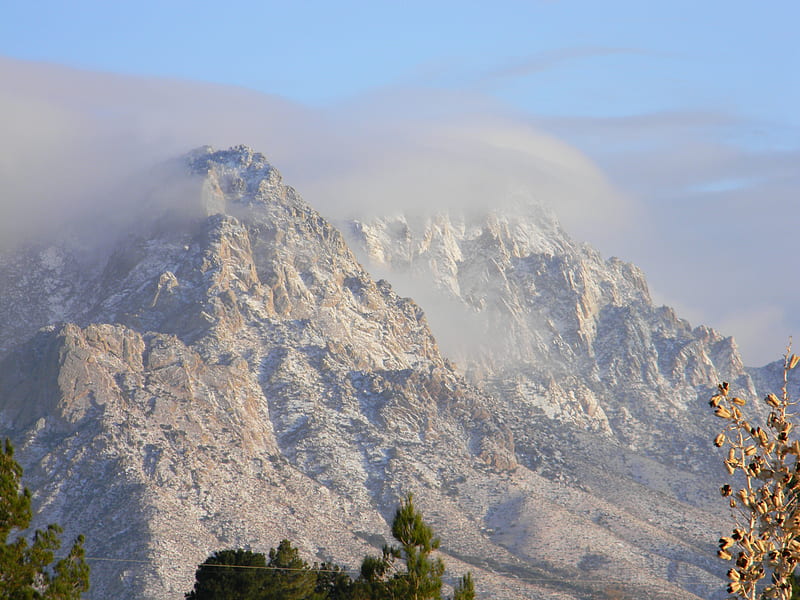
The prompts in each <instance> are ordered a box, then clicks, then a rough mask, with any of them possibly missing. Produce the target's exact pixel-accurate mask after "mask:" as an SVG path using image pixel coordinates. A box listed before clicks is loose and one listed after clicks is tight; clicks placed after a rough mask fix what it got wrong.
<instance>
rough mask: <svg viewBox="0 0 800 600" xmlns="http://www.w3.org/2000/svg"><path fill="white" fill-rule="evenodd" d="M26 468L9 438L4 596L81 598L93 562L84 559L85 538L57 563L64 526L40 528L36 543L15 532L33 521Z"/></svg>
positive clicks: (1, 553) (3, 510)
mask: <svg viewBox="0 0 800 600" xmlns="http://www.w3.org/2000/svg"><path fill="white" fill-rule="evenodd" d="M21 479H22V467H21V466H20V464H19V463H17V461H16V460H14V448H13V446H12V445H11V442H10V441H9V440H8V439H6V441H5V447H4V448H3V449H2V451H0V600H40V599H41V600H77V599H78V598H80V597H81V594H82V593H83V592H85V591H87V590H88V589H89V565H87V564H86V561H85V560H84V551H83V543H84V539H83V536H78V538H77V540H76V541H75V543H74V544H73V546H72V548H71V549H70V551H69V553H68V554H67V556H66V557H65V558H63V559H61V560H59V561H58V562H57V563H56V564H55V565H54V566H52V567H51V564H52V562H53V560H54V553H55V551H56V550H58V549H59V548H60V547H61V540H60V539H59V535H60V534H61V533H62V531H63V530H62V529H61V527H60V526H58V525H55V524H52V525H48V527H47V529H45V530H37V531H36V532H34V535H33V543H32V544H30V546H29V545H28V540H26V539H25V538H24V537H23V536H17V538H16V539H15V540H13V541H11V540H9V536H11V533H12V532H13V531H15V530H23V529H26V528H27V527H28V526H29V525H30V522H31V518H32V517H33V513H32V511H31V493H30V491H29V490H28V489H27V488H22V491H20V487H21Z"/></svg>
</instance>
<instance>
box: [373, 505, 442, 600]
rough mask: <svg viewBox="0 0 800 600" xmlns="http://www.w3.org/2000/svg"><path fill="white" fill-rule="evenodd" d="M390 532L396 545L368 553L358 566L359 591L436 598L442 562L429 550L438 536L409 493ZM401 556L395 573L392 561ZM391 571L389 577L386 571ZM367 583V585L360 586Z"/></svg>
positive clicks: (412, 599)
mask: <svg viewBox="0 0 800 600" xmlns="http://www.w3.org/2000/svg"><path fill="white" fill-rule="evenodd" d="M392 535H393V536H394V538H395V539H396V540H397V541H398V542H399V546H384V548H383V556H382V557H381V558H375V557H371V556H368V557H366V558H365V559H364V562H363V563H362V565H361V579H362V585H361V586H359V588H360V591H361V592H362V593H363V592H365V591H368V595H365V596H364V597H365V598H369V599H371V600H383V599H390V600H440V599H441V597H442V575H443V574H444V563H443V562H442V559H441V558H438V557H436V558H434V557H432V556H431V553H432V552H433V551H434V550H436V549H437V548H438V547H439V538H437V537H435V536H434V535H433V529H431V528H430V526H428V525H426V524H425V521H423V519H422V514H421V513H419V512H418V511H417V509H416V508H415V506H414V497H413V495H412V494H409V495H408V496H406V499H405V501H404V502H402V503H401V504H400V507H399V508H398V509H397V512H396V513H395V516H394V521H392ZM397 558H402V559H403V560H404V561H405V564H406V570H405V571H404V572H396V571H395V567H394V561H395V559H397ZM392 571H395V572H394V573H393V574H392V575H391V576H390V573H391V572H392ZM364 584H367V585H364Z"/></svg>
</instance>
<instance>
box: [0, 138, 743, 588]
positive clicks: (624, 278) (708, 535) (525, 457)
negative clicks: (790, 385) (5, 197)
mask: <svg viewBox="0 0 800 600" xmlns="http://www.w3.org/2000/svg"><path fill="white" fill-rule="evenodd" d="M182 164H184V165H187V171H188V173H183V174H181V175H180V176H179V177H181V178H184V179H180V181H179V185H176V186H175V188H174V189H175V190H177V191H179V192H180V193H181V194H182V196H181V198H180V200H181V206H188V205H191V206H201V207H202V210H201V211H196V210H190V211H184V212H180V211H178V212H174V211H173V217H172V218H170V219H162V218H161V215H162V213H156V212H153V213H150V214H151V219H152V220H153V221H154V223H151V224H148V225H147V226H141V227H132V228H131V229H130V230H128V231H127V233H126V234H125V235H124V236H120V237H119V239H115V240H114V241H113V243H110V244H109V249H110V251H109V252H108V253H107V254H105V255H104V258H103V259H102V260H99V261H96V263H87V262H86V261H80V260H77V259H76V258H75V257H76V250H75V248H74V247H71V246H70V245H69V244H66V243H61V242H57V241H54V240H50V241H48V242H46V243H40V244H39V245H36V246H29V247H24V248H23V247H20V248H17V249H15V250H14V251H13V252H10V253H7V254H5V255H2V256H0V289H3V294H2V295H0V435H9V436H11V437H12V438H13V440H14V442H15V443H16V445H17V447H18V453H19V457H20V459H21V460H23V462H24V466H25V469H26V471H25V472H26V484H27V485H28V486H29V487H31V488H32V489H34V490H36V491H37V495H36V507H37V510H38V512H39V515H40V516H39V518H40V520H41V521H42V522H52V521H58V522H60V523H62V524H64V525H65V526H66V527H67V534H68V535H74V534H76V533H77V532H83V533H85V534H86V536H87V551H88V554H89V555H90V556H94V557H107V558H114V559H116V560H114V561H98V562H97V563H95V564H93V565H92V566H93V585H92V592H91V597H92V598H108V597H139V598H153V599H158V600H160V599H162V598H163V599H166V598H174V597H178V596H180V595H181V594H182V593H184V592H186V591H188V590H189V589H190V587H191V580H192V577H193V573H194V567H195V565H196V564H198V563H199V562H200V561H202V560H203V559H204V558H205V557H206V556H207V555H208V554H209V553H211V552H213V551H214V550H218V549H221V548H230V547H247V548H252V549H254V550H257V551H266V550H267V549H268V548H269V547H270V546H274V545H276V544H277V543H278V541H279V540H280V539H283V538H288V539H290V540H292V542H293V543H294V544H295V545H297V546H298V547H299V548H301V551H302V553H303V555H304V557H305V558H307V559H308V560H311V561H313V560H317V561H322V560H333V561H335V562H339V563H344V564H346V565H349V566H350V567H351V568H357V564H358V563H357V561H358V560H359V559H360V558H361V557H363V556H364V554H366V553H368V552H371V553H375V552H378V551H379V548H380V546H381V544H382V541H383V540H382V539H381V537H383V538H384V539H388V535H389V522H390V520H391V515H392V513H393V511H394V507H395V506H396V503H397V501H398V500H399V499H400V498H402V497H403V496H404V495H405V493H407V492H414V494H415V500H416V501H418V503H419V506H420V508H421V509H422V510H423V513H424V514H425V515H426V517H427V518H429V519H430V520H431V522H432V523H433V525H434V527H435V529H436V531H437V533H438V534H439V535H440V536H441V538H442V539H443V541H444V544H443V547H442V550H441V551H442V552H443V553H444V554H445V557H446V561H447V563H448V565H452V566H453V568H454V572H453V573H449V574H448V577H449V578H450V579H449V581H452V580H453V576H454V575H458V574H460V573H462V572H464V571H466V570H472V571H473V572H474V574H475V579H476V581H477V582H478V590H479V593H481V595H483V596H485V597H495V598H507V599H520V598H527V597H541V598H547V599H549V600H557V599H558V600H569V599H577V598H607V597H608V596H609V594H611V593H612V591H611V590H612V589H613V588H614V586H616V585H617V583H618V582H616V581H611V580H610V579H609V577H608V573H625V574H626V581H625V582H624V583H625V585H626V586H627V591H628V592H630V594H631V595H633V596H636V597H648V598H654V599H664V600H666V599H667V598H669V599H670V600H672V599H676V598H678V599H685V600H697V598H699V597H703V598H708V597H711V596H712V595H713V591H712V590H716V589H717V588H720V589H721V587H722V585H721V582H722V579H721V577H722V569H721V567H720V565H717V564H716V563H714V562H713V559H709V558H708V557H710V556H711V554H710V552H709V551H708V547H710V546H711V545H712V544H713V539H714V538H715V534H716V531H715V529H716V528H717V523H716V520H715V518H716V517H715V515H716V512H715V510H716V509H714V508H712V507H713V506H714V504H713V502H714V500H713V490H709V489H707V487H708V486H707V478H708V473H709V471H710V470H711V469H712V467H711V466H710V465H711V462H710V459H709V456H708V452H706V446H707V445H708V443H710V442H709V441H710V439H711V437H710V434H709V432H710V431H713V430H714V428H715V424H713V423H711V422H710V420H711V417H705V416H704V415H706V414H707V413H706V412H704V406H703V405H704V402H703V401H702V400H701V398H702V397H703V395H704V394H705V393H706V391H707V390H708V388H709V387H710V386H713V385H715V384H716V382H717V380H718V378H720V377H724V378H725V379H727V380H729V381H732V382H738V383H739V384H741V385H743V386H745V387H747V386H751V387H752V383H751V381H750V379H749V376H748V375H747V373H746V372H744V370H743V368H742V366H741V359H740V358H739V355H738V352H737V350H736V346H735V344H734V343H733V341H732V340H731V339H730V338H725V337H723V336H721V335H720V334H719V333H717V332H715V331H713V330H711V329H708V328H704V327H696V328H694V329H693V328H692V327H691V326H690V325H689V324H688V323H687V322H686V321H683V320H681V319H679V318H678V317H677V316H676V315H675V313H674V311H672V310H671V309H668V308H665V307H656V306H654V305H653V304H652V301H651V299H650V296H649V293H648V290H647V285H646V282H645V278H644V276H643V275H642V273H641V272H640V271H639V270H638V269H636V267H634V266H632V265H630V264H627V263H625V262H623V261H621V260H618V259H609V260H604V259H603V258H602V257H601V256H600V254H599V253H598V252H597V251H595V250H593V249H592V248H590V247H588V246H586V245H584V244H580V243H576V242H575V241H573V240H571V239H570V238H569V236H568V235H567V234H566V233H565V232H564V231H563V229H562V228H561V227H560V226H559V225H558V222H557V220H556V219H555V218H554V217H553V216H552V214H551V213H549V212H548V211H546V210H545V209H542V208H541V207H537V206H525V205H519V206H515V207H513V211H512V212H503V211H502V210H499V209H498V210H495V211H487V212H485V213H483V214H481V213H476V212H475V211H472V212H470V213H466V212H465V213H457V212H456V211H450V212H448V213H439V214H434V215H394V216H385V217H381V218H375V219H370V220H366V219H362V220H358V221H352V222H349V223H344V224H342V230H343V231H345V234H346V236H343V235H342V234H341V233H340V231H339V229H337V228H336V227H335V226H334V225H332V224H331V223H330V222H328V221H327V220H326V219H325V218H323V217H322V216H321V215H320V213H318V212H317V211H316V210H315V209H314V208H313V207H311V206H309V205H308V204H307V203H306V202H304V201H303V200H302V198H300V196H299V194H298V193H297V192H296V191H295V190H294V189H292V188H291V187H289V186H286V185H284V183H283V182H282V179H281V176H280V174H279V173H278V171H277V170H276V169H275V168H274V167H272V166H271V165H270V164H269V163H268V162H267V160H266V159H265V157H264V155H262V154H260V153H257V152H254V151H253V150H251V149H250V148H247V147H245V146H238V147H235V148H232V149H229V150H223V151H216V150H214V149H212V148H210V147H204V148H201V149H198V150H195V151H193V152H191V153H190V154H189V155H187V157H185V159H183V163H182ZM186 177H188V183H187V180H186V179H185V178H186ZM184 184H185V185H184ZM184 196H185V197H184ZM354 250H355V252H354ZM356 256H358V257H360V258H361V261H362V262H359V260H357V258H356ZM363 265H365V266H366V267H367V268H365V266H363ZM368 269H369V270H368ZM370 271H374V272H376V273H378V272H379V273H381V275H382V276H383V277H384V279H377V280H376V278H374V277H373V276H372V275H371V273H370ZM390 282H391V283H390ZM415 284H416V285H415ZM420 284H421V285H420ZM396 289H402V290H403V291H404V293H407V294H408V295H409V296H411V297H413V299H412V298H411V297H402V296H401V295H399V294H398V293H397V292H396V291H395V290H396ZM423 308H424V309H425V310H424V311H423ZM431 326H432V327H433V329H431ZM440 343H442V350H440V345H439V344H440ZM450 358H455V359H457V360H456V362H453V361H451V360H450ZM456 365H458V366H456ZM126 561H132V562H130V563H127V562H126ZM141 561H145V563H146V564H147V568H146V569H144V568H141V565H142V564H143V563H142V562H141ZM627 574H630V576H627Z"/></svg>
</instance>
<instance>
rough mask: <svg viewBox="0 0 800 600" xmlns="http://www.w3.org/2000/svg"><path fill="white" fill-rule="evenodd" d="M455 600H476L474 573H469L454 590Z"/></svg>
mask: <svg viewBox="0 0 800 600" xmlns="http://www.w3.org/2000/svg"><path fill="white" fill-rule="evenodd" d="M453 600H475V585H474V584H473V583H472V573H467V574H466V575H464V576H463V577H462V578H461V581H459V582H458V583H457V584H456V587H455V589H454V590H453Z"/></svg>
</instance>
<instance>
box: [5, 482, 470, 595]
mask: <svg viewBox="0 0 800 600" xmlns="http://www.w3.org/2000/svg"><path fill="white" fill-rule="evenodd" d="M392 535H393V536H394V538H395V539H396V540H397V542H398V543H399V545H397V546H389V545H385V546H384V547H383V553H382V556H380V557H374V556H367V557H365V558H364V561H363V562H362V564H361V576H360V577H359V578H358V579H357V580H356V581H353V580H352V579H351V578H350V576H349V575H348V574H347V573H346V572H345V571H344V569H342V568H341V567H339V566H337V565H334V564H331V563H327V562H324V563H322V564H319V565H318V564H316V563H315V564H314V566H313V567H309V566H308V563H306V562H305V561H304V560H303V559H301V558H300V554H299V552H298V550H297V548H294V547H292V545H291V543H290V542H289V540H283V541H281V543H280V545H279V546H278V548H277V549H275V548H273V549H271V550H270V551H269V562H266V559H265V557H264V555H263V554H254V553H252V552H250V551H246V550H224V551H222V552H216V553H214V554H213V555H212V556H210V557H209V558H208V559H206V562H205V563H203V564H201V565H200V566H199V567H198V569H197V571H196V573H195V580H196V581H195V587H194V590H193V591H192V592H189V593H187V594H186V595H185V596H186V598H188V599H189V600H234V599H236V600H441V597H442V596H441V593H442V575H443V574H444V563H443V562H442V560H441V559H440V558H438V557H433V556H432V555H431V554H432V552H433V551H434V550H436V549H437V548H438V547H439V539H438V538H436V537H435V536H434V535H433V530H432V529H431V528H430V527H429V526H428V525H426V524H425V522H424V521H423V519H422V515H421V514H420V513H419V512H418V511H417V509H416V508H415V507H414V502H413V496H412V495H411V494H409V495H408V496H407V497H406V499H405V501H404V502H403V503H401V505H400V507H399V508H398V509H397V512H396V514H395V517H394V521H393V522H392ZM400 560H403V561H404V563H405V570H400V568H398V562H399V561H400ZM474 599H475V589H474V586H473V583H472V575H471V574H469V573H468V574H467V575H465V576H464V577H462V578H461V581H460V582H459V583H458V584H457V585H456V588H455V594H454V596H453V600H474ZM0 600H2V598H0Z"/></svg>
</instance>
